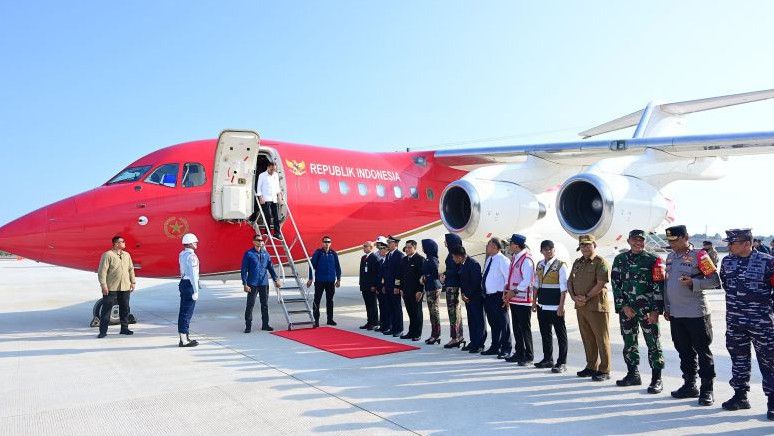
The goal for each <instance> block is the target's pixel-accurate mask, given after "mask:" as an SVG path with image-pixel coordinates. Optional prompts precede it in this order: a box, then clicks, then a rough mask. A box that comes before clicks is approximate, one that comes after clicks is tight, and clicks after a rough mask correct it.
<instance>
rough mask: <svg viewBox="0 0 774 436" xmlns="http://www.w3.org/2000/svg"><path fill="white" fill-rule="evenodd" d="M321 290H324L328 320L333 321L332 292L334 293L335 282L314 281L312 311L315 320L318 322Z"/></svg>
mask: <svg viewBox="0 0 774 436" xmlns="http://www.w3.org/2000/svg"><path fill="white" fill-rule="evenodd" d="M323 292H325V312H326V313H327V315H328V321H333V294H334V293H336V284H335V283H334V282H314V306H313V307H312V313H313V315H314V321H315V322H320V301H321V300H322V294H323Z"/></svg>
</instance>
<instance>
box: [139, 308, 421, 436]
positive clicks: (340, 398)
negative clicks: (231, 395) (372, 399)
mask: <svg viewBox="0 0 774 436" xmlns="http://www.w3.org/2000/svg"><path fill="white" fill-rule="evenodd" d="M139 309H140V311H141V312H143V313H147V314H149V315H151V316H154V317H156V318H158V319H161V320H163V321H166V322H167V323H168V324H169V325H174V324H175V322H174V321H172V320H170V319H168V318H166V317H164V316H162V315H158V314H156V313H154V312H152V311H149V310H147V309H144V308H142V307H140V308H139ZM202 337H204V338H206V339H207V341H209V342H210V343H213V344H217V345H218V346H220V347H221V348H225V349H227V350H229V351H231V352H232V353H236V354H239V355H240V356H242V357H244V358H247V359H249V360H252V361H253V362H255V363H258V364H260V365H263V366H265V367H267V368H269V369H272V370H274V371H277V372H279V373H281V374H284V375H285V376H287V377H290V378H292V379H293V380H296V381H298V382H300V383H302V384H304V385H306V386H308V387H310V388H312V389H314V390H316V391H319V392H322V393H323V394H325V395H328V396H329V397H333V398H335V399H337V400H339V401H341V402H343V403H346V404H349V405H350V406H352V407H354V408H356V409H360V410H362V411H363V412H366V413H368V414H369V415H372V416H375V417H377V418H379V419H381V420H384V421H387V422H389V423H391V424H393V425H395V426H397V427H399V428H401V429H403V430H405V431H407V432H409V433H411V434H415V435H422V433H419V432H417V431H414V430H412V429H410V428H408V427H405V426H404V425H402V424H400V423H398V422H396V421H394V420H392V419H390V418H388V417H386V416H382V415H380V414H378V413H376V412H373V411H371V410H368V409H366V408H364V407H362V406H360V405H358V404H356V403H353V402H352V401H349V400H347V399H346V398H343V397H341V396H339V395H336V394H334V393H333V392H328V391H326V390H325V389H323V388H321V387H319V386H316V385H314V384H312V383H310V382H308V381H306V380H304V379H302V378H300V377H298V376H296V375H294V374H292V373H289V372H287V371H285V370H283V369H281V368H278V367H276V366H274V365H272V364H270V363H268V362H266V361H264V360H259V359H256V358H255V357H253V356H250V355H248V354H246V353H243V352H242V351H239V350H237V349H235V348H232V347H230V346H228V345H226V344H224V343H222V342H219V341H217V340H215V339H212V338H210V337H209V336H207V335H206V334H203V335H202Z"/></svg>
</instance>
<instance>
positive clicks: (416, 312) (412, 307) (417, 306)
mask: <svg viewBox="0 0 774 436" xmlns="http://www.w3.org/2000/svg"><path fill="white" fill-rule="evenodd" d="M422 294H423V296H424V292H423V293H422ZM403 303H404V304H405V305H406V314H408V317H409V328H408V332H407V333H406V334H407V335H409V337H410V338H418V337H420V336H422V322H423V321H422V300H420V301H418V302H417V294H416V292H406V291H403Z"/></svg>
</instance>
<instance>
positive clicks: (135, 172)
mask: <svg viewBox="0 0 774 436" xmlns="http://www.w3.org/2000/svg"><path fill="white" fill-rule="evenodd" d="M149 169H151V166H150V165H143V166H141V167H130V168H126V169H125V170H123V171H121V172H120V173H118V175H116V176H115V177H113V178H112V179H110V180H108V182H107V183H105V184H106V185H113V184H115V183H131V182H136V181H138V180H140V177H142V176H143V175H145V173H147V172H148V170H149Z"/></svg>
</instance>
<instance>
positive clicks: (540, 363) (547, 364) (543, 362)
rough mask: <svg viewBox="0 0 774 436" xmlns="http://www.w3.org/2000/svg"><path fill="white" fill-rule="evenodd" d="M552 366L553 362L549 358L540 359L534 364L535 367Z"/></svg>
mask: <svg viewBox="0 0 774 436" xmlns="http://www.w3.org/2000/svg"><path fill="white" fill-rule="evenodd" d="M553 366H554V362H552V361H550V360H541V361H540V362H538V363H536V364H535V368H551V367H553Z"/></svg>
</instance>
